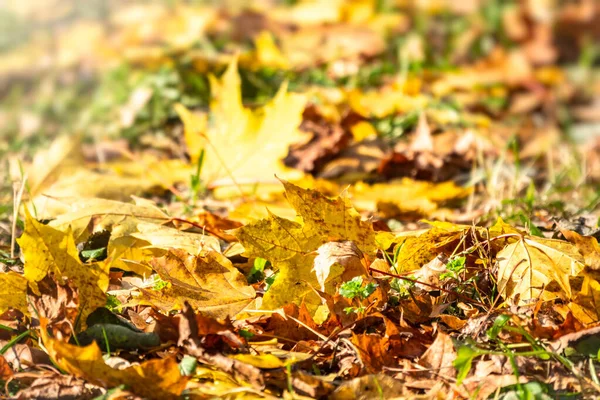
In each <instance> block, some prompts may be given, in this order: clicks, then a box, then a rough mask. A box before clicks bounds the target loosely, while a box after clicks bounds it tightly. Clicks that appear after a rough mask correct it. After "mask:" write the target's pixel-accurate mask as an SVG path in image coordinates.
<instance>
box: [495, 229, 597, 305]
mask: <svg viewBox="0 0 600 400" xmlns="http://www.w3.org/2000/svg"><path fill="white" fill-rule="evenodd" d="M496 259H497V263H498V293H500V294H501V295H502V296H503V297H504V298H505V299H507V300H508V301H510V302H513V301H514V302H515V303H516V304H518V305H526V304H528V303H529V302H530V301H531V300H536V299H542V300H551V299H555V298H557V297H558V298H565V299H571V297H572V294H573V293H572V292H571V286H570V284H569V277H572V276H576V275H578V274H579V273H580V272H581V271H582V270H583V269H584V267H585V264H584V259H583V257H582V256H581V254H579V251H578V250H577V247H575V246H574V245H572V244H570V243H568V242H565V241H561V240H552V239H543V238H535V239H534V238H533V237H523V238H521V239H520V240H518V241H517V242H515V243H511V244H509V245H507V246H506V247H505V248H504V249H503V250H501V251H500V252H499V253H498V254H497V255H496ZM552 283H556V284H557V285H558V287H556V288H553V287H552V286H550V285H551V284H552Z"/></svg>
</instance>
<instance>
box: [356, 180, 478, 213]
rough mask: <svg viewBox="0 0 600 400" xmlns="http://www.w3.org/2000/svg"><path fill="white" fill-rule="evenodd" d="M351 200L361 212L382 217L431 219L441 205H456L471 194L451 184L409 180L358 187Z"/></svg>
mask: <svg viewBox="0 0 600 400" xmlns="http://www.w3.org/2000/svg"><path fill="white" fill-rule="evenodd" d="M351 193H352V199H353V201H354V202H355V203H356V205H357V207H360V208H361V209H363V210H372V211H375V210H378V211H380V212H381V213H382V214H383V215H384V216H385V217H387V218H393V217H397V216H407V215H408V216H410V215H412V216H430V215H432V213H434V212H435V211H436V210H437V209H438V208H439V207H440V206H441V205H443V204H444V203H448V202H452V201H456V200H459V199H462V198H465V197H466V196H468V195H469V193H471V189H469V188H462V187H460V186H457V185H456V184H455V183H454V182H452V181H448V182H441V183H431V182H424V181H416V180H412V179H410V178H402V179H401V180H397V181H391V182H388V183H385V184H383V183H378V184H374V185H367V184H364V183H362V182H359V183H357V184H356V185H354V187H353V188H352V190H351Z"/></svg>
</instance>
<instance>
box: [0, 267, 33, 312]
mask: <svg viewBox="0 0 600 400" xmlns="http://www.w3.org/2000/svg"><path fill="white" fill-rule="evenodd" d="M10 308H14V309H15V310H19V311H21V312H22V313H23V314H25V315H29V310H28V309H27V279H25V277H24V276H23V275H19V274H17V273H16V272H12V271H10V272H3V273H1V274H0V314H2V313H4V311H6V310H8V309H10Z"/></svg>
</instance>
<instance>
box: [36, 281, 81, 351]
mask: <svg viewBox="0 0 600 400" xmlns="http://www.w3.org/2000/svg"><path fill="white" fill-rule="evenodd" d="M37 285H38V290H39V295H38V294H35V293H33V292H32V291H31V290H29V294H28V295H29V299H30V304H29V307H30V308H32V310H31V311H30V314H31V315H36V316H37V315H39V317H43V318H46V319H47V320H48V328H49V329H50V330H51V332H52V334H53V336H54V337H57V338H59V339H61V340H67V339H68V338H69V337H70V336H71V334H72V333H73V328H75V322H76V319H77V317H78V315H79V293H78V291H77V290H74V288H73V287H72V283H68V284H66V285H59V284H58V283H57V282H56V281H55V279H54V276H53V275H52V274H50V275H48V276H46V277H45V278H44V279H42V280H41V281H39V282H38V283H37Z"/></svg>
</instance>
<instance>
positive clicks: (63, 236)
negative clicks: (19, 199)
mask: <svg viewBox="0 0 600 400" xmlns="http://www.w3.org/2000/svg"><path fill="white" fill-rule="evenodd" d="M18 242H19V245H20V246H21V250H22V253H23V257H24V258H25V267H24V276H25V278H26V279H27V280H28V281H30V282H38V281H40V280H42V279H43V278H44V277H45V276H46V275H47V274H48V273H49V272H51V273H53V274H54V275H55V276H56V278H57V279H58V280H59V281H60V280H64V279H70V280H72V281H73V282H74V283H75V286H76V287H77V288H78V290H79V297H80V298H81V299H83V300H82V301H81V303H80V306H79V307H80V310H79V313H80V320H81V321H84V322H85V320H86V318H87V316H88V314H89V313H91V312H92V311H94V310H95V309H96V308H98V307H102V306H104V305H105V304H106V294H105V292H106V290H107V289H108V280H109V279H108V270H109V267H110V266H109V264H108V262H98V263H93V264H86V265H84V264H83V263H82V262H81V261H80V260H79V253H78V251H77V247H76V246H75V240H74V239H73V234H72V233H71V231H70V229H68V230H67V232H61V231H59V230H57V229H54V228H52V227H51V226H47V225H44V224H42V223H40V222H38V221H36V220H35V219H33V218H32V217H31V215H30V214H29V213H28V212H26V218H25V231H24V232H23V236H21V237H20V238H19V239H18Z"/></svg>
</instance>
